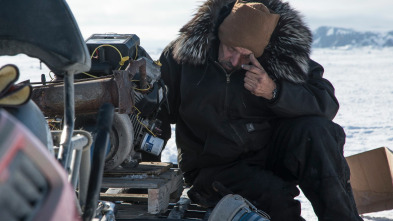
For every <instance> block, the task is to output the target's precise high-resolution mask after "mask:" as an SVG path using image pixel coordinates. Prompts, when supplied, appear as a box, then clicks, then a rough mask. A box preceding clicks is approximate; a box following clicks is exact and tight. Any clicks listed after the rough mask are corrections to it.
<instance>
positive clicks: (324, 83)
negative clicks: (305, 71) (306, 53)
mask: <svg viewBox="0 0 393 221" xmlns="http://www.w3.org/2000/svg"><path fill="white" fill-rule="evenodd" d="M322 75H323V67H322V66H321V65H319V64H318V63H316V62H315V61H313V60H310V71H309V78H308V79H307V81H306V83H304V84H295V83H291V82H288V81H281V82H279V85H280V91H279V94H278V98H277V100H276V101H275V102H274V103H272V104H271V106H270V107H271V109H272V111H273V112H274V113H275V114H276V115H277V116H279V117H299V116H305V115H317V116H322V117H326V118H328V119H330V120H332V119H333V118H334V117H335V116H336V114H337V111H338V108H339V103H338V101H337V98H336V97H335V95H334V87H333V85H332V84H331V83H330V82H329V81H328V80H326V79H324V78H323V77H322Z"/></svg>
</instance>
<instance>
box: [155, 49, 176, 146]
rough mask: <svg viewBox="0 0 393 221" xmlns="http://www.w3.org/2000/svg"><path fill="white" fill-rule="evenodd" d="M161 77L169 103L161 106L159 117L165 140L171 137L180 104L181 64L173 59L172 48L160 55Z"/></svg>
mask: <svg viewBox="0 0 393 221" xmlns="http://www.w3.org/2000/svg"><path fill="white" fill-rule="evenodd" d="M160 62H161V64H162V65H161V79H162V80H163V81H164V83H165V85H166V87H167V103H166V105H163V106H162V107H161V110H160V112H159V113H158V119H159V120H160V121H161V122H162V124H161V129H162V136H161V138H163V139H164V140H165V142H166V141H167V140H169V139H170V138H171V131H172V130H171V126H170V125H171V124H175V123H176V118H177V113H178V110H179V104H180V94H179V88H180V86H179V84H180V70H181V66H180V65H179V64H178V63H177V62H176V61H175V60H174V59H173V56H172V53H171V50H170V48H169V47H168V48H166V49H165V50H164V51H163V53H162V54H161V57H160Z"/></svg>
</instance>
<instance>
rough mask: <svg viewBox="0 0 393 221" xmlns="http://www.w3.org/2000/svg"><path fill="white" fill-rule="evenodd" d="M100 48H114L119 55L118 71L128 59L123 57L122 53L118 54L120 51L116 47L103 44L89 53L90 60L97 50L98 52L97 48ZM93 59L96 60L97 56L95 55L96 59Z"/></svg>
mask: <svg viewBox="0 0 393 221" xmlns="http://www.w3.org/2000/svg"><path fill="white" fill-rule="evenodd" d="M102 47H111V48H114V49H115V50H116V51H117V52H118V53H119V55H120V61H119V65H120V67H119V70H120V69H121V67H123V65H124V63H125V62H126V61H128V60H129V59H130V57H129V56H125V57H123V55H122V53H121V52H120V50H119V49H118V48H116V47H115V46H113V45H109V44H103V45H100V46H98V47H96V48H95V49H94V51H93V53H91V56H90V59H93V57H94V54H95V53H96V52H97V50H98V49H99V48H102ZM94 58H98V55H97V56H96V57H94Z"/></svg>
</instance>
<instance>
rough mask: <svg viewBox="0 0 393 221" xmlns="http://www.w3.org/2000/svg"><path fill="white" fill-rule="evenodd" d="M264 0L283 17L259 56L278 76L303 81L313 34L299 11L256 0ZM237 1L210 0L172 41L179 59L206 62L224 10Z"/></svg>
mask: <svg viewBox="0 0 393 221" xmlns="http://www.w3.org/2000/svg"><path fill="white" fill-rule="evenodd" d="M252 2H261V3H263V4H265V5H266V7H268V8H269V9H270V10H272V11H274V13H277V14H280V20H279V21H278V24H277V27H276V29H275V31H274V32H273V35H272V36H271V38H270V42H269V44H268V45H267V46H266V48H265V51H264V53H263V55H262V56H261V57H260V58H258V60H259V61H260V62H261V64H262V66H263V67H264V68H265V70H266V72H267V73H269V74H270V75H271V77H272V78H275V79H278V80H280V79H284V80H288V81H290V82H293V83H303V82H304V81H305V79H306V78H307V73H308V61H309V55H310V50H311V43H312V35H311V31H310V30H309V28H308V27H307V26H306V25H305V24H304V22H303V20H302V17H301V16H300V15H299V13H298V12H297V11H296V10H294V9H292V8H291V7H290V6H289V4H288V3H284V2H282V1H281V0H255V1H252ZM231 3H234V1H233V0H207V1H206V2H204V4H203V5H202V6H200V7H199V10H198V11H197V12H196V14H195V15H194V18H193V19H191V21H189V22H188V23H187V24H186V25H185V26H183V27H182V28H181V29H180V35H179V37H178V38H177V39H176V40H175V41H173V42H172V43H171V44H170V47H172V48H173V57H174V59H175V60H176V61H177V62H179V63H188V64H192V65H202V64H204V63H205V62H206V60H207V58H208V55H207V53H208V52H209V50H210V48H211V42H212V41H213V40H214V39H216V38H217V36H216V27H217V26H216V25H217V24H218V22H219V20H220V19H219V16H220V11H221V9H223V8H224V7H226V6H228V5H230V4H231Z"/></svg>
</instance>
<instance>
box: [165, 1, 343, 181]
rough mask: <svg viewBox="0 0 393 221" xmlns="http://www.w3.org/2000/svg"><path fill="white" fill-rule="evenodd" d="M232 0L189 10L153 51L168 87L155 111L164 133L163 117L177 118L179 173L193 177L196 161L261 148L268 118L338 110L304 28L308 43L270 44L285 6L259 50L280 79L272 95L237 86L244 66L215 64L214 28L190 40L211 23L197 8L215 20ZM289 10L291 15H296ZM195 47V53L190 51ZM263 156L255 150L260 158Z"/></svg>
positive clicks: (204, 163)
mask: <svg viewBox="0 0 393 221" xmlns="http://www.w3.org/2000/svg"><path fill="white" fill-rule="evenodd" d="M208 3H215V4H208ZM264 3H265V5H266V6H268V8H270V9H272V8H273V10H274V6H275V5H278V6H280V9H281V10H283V9H282V8H285V7H283V6H286V7H288V8H287V9H285V10H287V11H285V10H284V12H285V13H287V14H288V13H289V12H292V11H291V9H290V8H289V6H288V5H287V4H286V3H285V4H284V3H281V2H280V1H277V0H274V1H273V0H272V1H264ZM231 4H232V5H233V2H232V1H224V0H210V1H207V3H205V4H204V5H203V6H202V7H201V8H200V10H199V13H197V14H196V16H195V18H194V19H193V20H192V21H190V22H189V23H188V24H186V25H185V26H184V27H183V28H182V30H181V33H182V35H181V36H180V37H179V38H178V39H176V40H175V41H174V42H172V43H171V44H170V45H169V46H168V47H167V48H166V49H165V50H164V52H163V53H162V55H161V58H160V62H161V64H162V68H161V74H162V78H163V80H164V82H165V84H166V85H167V87H168V100H169V112H168V110H167V109H163V110H162V111H161V112H160V119H161V120H162V121H163V129H164V131H166V133H164V134H166V139H168V138H169V136H170V125H169V124H176V144H177V148H178V152H179V155H178V162H179V165H180V168H181V170H182V171H183V172H184V173H185V177H186V181H187V179H188V178H189V179H191V180H192V177H193V175H192V174H194V173H196V172H197V171H198V169H199V168H205V167H211V166H217V165H223V164H226V163H230V162H233V161H236V160H238V159H240V158H244V157H247V156H250V155H254V154H256V153H258V155H261V153H263V152H264V151H267V150H266V146H267V143H268V142H269V139H270V135H271V127H270V122H271V121H272V120H275V119H277V118H293V117H299V116H306V115H316V116H323V117H326V118H329V119H333V117H334V116H335V115H336V113H337V110H338V106H339V105H338V102H337V99H336V98H335V96H334V88H333V86H332V85H331V84H330V82H329V81H327V80H326V79H323V78H322V74H323V68H322V66H320V65H319V64H317V63H316V62H314V61H312V60H311V59H309V53H308V51H309V48H307V47H309V46H310V44H311V42H310V41H311V40H310V39H311V37H309V36H307V34H309V32H307V31H306V32H305V33H304V35H305V37H304V36H303V37H302V36H301V39H300V40H304V41H305V42H303V44H305V45H307V47H302V48H300V49H302V50H303V51H302V50H300V49H299V50H297V49H296V47H299V45H302V44H297V45H294V46H292V49H293V50H295V53H294V54H291V53H292V52H291V51H288V50H289V49H290V48H289V49H288V50H285V51H283V50H281V51H280V48H279V47H276V45H275V44H279V45H282V44H280V40H282V36H281V35H283V34H282V33H288V31H287V32H285V31H284V30H283V29H287V25H288V24H287V23H286V17H285V13H284V12H282V13H280V11H279V10H277V11H276V13H280V14H281V18H280V21H279V24H278V26H277V28H276V29H277V30H276V31H275V33H274V36H272V38H271V42H270V43H269V45H268V47H267V48H266V49H265V52H264V54H263V55H262V56H261V57H260V58H258V60H259V61H260V62H261V64H262V66H263V67H264V68H265V70H266V71H267V72H268V74H269V75H270V76H271V77H272V78H273V79H275V80H276V83H277V85H278V86H279V94H278V98H277V99H276V100H275V101H274V102H271V101H269V100H266V99H264V98H261V97H257V96H255V95H253V94H251V93H250V92H249V91H248V90H247V89H245V88H244V76H245V71H244V70H238V71H235V72H233V73H227V72H226V71H225V70H224V69H223V68H222V67H221V66H220V65H219V63H218V62H217V53H218V45H219V40H218V39H217V38H216V37H215V36H216V33H215V31H210V32H209V31H206V33H207V34H206V36H205V37H206V38H208V39H209V40H208V41H206V42H208V45H204V44H203V43H202V45H199V47H198V44H199V43H198V42H195V41H194V40H195V39H199V38H195V37H198V35H199V34H200V33H201V32H200V31H193V30H196V29H198V28H202V27H206V26H208V25H211V27H215V28H216V27H217V25H214V24H210V23H208V25H207V24H206V21H205V20H202V19H198V18H202V17H203V16H202V15H204V13H210V15H211V17H212V19H210V21H212V23H214V22H220V21H219V17H220V15H221V17H222V13H223V10H222V7H228V8H229V9H230V7H231ZM212 5H213V6H214V7H217V8H216V9H215V10H213V11H216V12H217V15H215V14H214V13H213V12H210V11H212V10H207V9H206V7H213V6H212ZM219 6H220V7H221V6H222V7H221V8H220V7H219ZM209 9H211V8H209ZM288 10H289V12H288ZM206 11H209V12H206ZM293 13H294V14H292V16H291V17H293V15H297V13H296V12H293ZM295 18H296V19H295V21H298V20H297V19H299V18H297V17H296V16H295ZM292 22H293V21H292ZM299 22H300V23H299ZM299 22H298V23H296V22H295V24H296V25H299V26H301V27H302V28H305V27H304V26H303V25H302V23H301V21H300V20H299ZM290 27H293V25H291V26H290ZM300 30H301V29H300ZM306 30H308V29H306ZM190 31H191V34H190ZM289 33H290V32H289ZM280 36H281V38H280ZM295 40H299V39H295ZM187 41H188V43H190V41H191V42H192V41H194V44H196V45H197V46H195V45H194V44H193V47H196V48H197V49H198V50H194V49H193V48H184V47H187ZM186 49H187V50H186ZM182 50H183V51H182ZM201 51H202V53H199V57H198V56H197V57H193V56H195V54H198V53H197V52H201ZM288 53H289V54H288ZM269 55H270V56H269ZM266 56H269V57H266ZM293 61H294V62H293ZM296 62H297V63H296ZM280 65H282V69H280ZM283 70H284V71H283ZM262 155H263V154H262ZM263 161H264V159H263V158H261V165H263V163H264V162H263Z"/></svg>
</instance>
